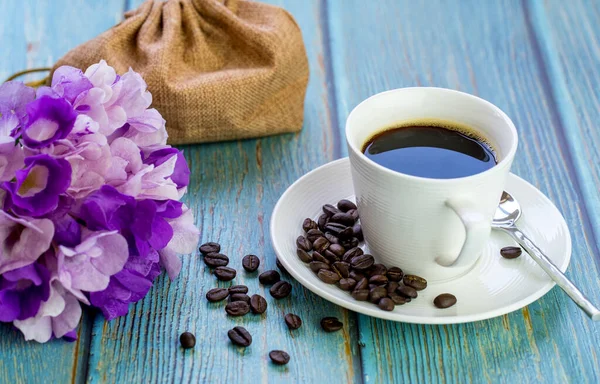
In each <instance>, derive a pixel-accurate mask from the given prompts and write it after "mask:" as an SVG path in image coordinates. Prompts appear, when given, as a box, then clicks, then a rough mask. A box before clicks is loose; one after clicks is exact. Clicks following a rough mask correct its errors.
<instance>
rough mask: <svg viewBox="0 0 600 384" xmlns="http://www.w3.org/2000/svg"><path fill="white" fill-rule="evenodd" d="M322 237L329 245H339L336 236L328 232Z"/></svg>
mask: <svg viewBox="0 0 600 384" xmlns="http://www.w3.org/2000/svg"><path fill="white" fill-rule="evenodd" d="M324 236H325V238H326V239H327V240H329V242H330V243H331V244H339V243H340V239H339V238H338V237H337V236H334V235H332V234H331V233H329V232H327V233H326V234H325V235H324Z"/></svg>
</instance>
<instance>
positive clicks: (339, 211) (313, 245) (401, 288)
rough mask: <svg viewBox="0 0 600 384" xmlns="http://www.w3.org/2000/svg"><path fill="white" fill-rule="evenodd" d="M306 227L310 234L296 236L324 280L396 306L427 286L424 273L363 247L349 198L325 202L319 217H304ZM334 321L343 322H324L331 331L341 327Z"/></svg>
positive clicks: (362, 297) (299, 249) (359, 296)
mask: <svg viewBox="0 0 600 384" xmlns="http://www.w3.org/2000/svg"><path fill="white" fill-rule="evenodd" d="M302 229H303V230H304V235H302V236H299V237H298V238H297V239H296V247H297V251H296V253H297V255H298V257H299V258H300V260H302V261H303V262H305V263H307V264H308V266H309V267H310V269H311V270H312V271H313V272H314V273H315V274H316V275H317V277H318V278H319V279H321V281H323V282H324V283H327V284H335V285H337V286H338V287H339V288H340V289H343V290H344V291H348V292H350V294H351V295H352V297H353V298H354V299H355V300H358V301H369V302H371V303H373V304H375V305H377V306H378V307H379V308H380V309H382V310H384V311H392V310H394V307H395V306H396V305H403V304H406V303H408V302H410V301H411V300H413V299H416V298H417V296H418V293H417V292H418V291H421V290H423V289H425V288H427V280H425V279H424V278H422V277H420V276H416V275H405V274H404V272H403V271H402V269H400V268H399V267H390V268H387V267H386V266H385V265H383V264H378V263H376V262H375V258H374V257H373V256H372V255H369V254H365V253H364V252H363V250H362V248H360V246H359V245H360V243H361V242H362V241H363V240H364V239H363V234H362V228H361V225H360V220H359V217H358V210H357V207H356V205H355V204H354V203H353V202H351V201H349V200H340V201H338V203H337V204H336V206H333V205H331V204H325V205H324V206H323V213H322V214H321V215H320V216H319V218H318V219H317V221H314V220H312V219H310V218H306V219H304V222H303V223H302ZM335 320H336V321H337V319H335ZM324 324H325V325H324ZM332 324H337V323H335V322H333V321H332V320H331V318H325V319H323V321H322V322H321V327H322V328H323V329H324V330H326V331H327V332H331V331H333V330H337V329H336V326H332ZM340 324H341V323H340ZM340 328H341V325H340ZM338 329H339V328H338Z"/></svg>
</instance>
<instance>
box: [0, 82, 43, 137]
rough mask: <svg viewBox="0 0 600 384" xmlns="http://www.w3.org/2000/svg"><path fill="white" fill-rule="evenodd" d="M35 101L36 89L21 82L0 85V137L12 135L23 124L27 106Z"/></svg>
mask: <svg viewBox="0 0 600 384" xmlns="http://www.w3.org/2000/svg"><path fill="white" fill-rule="evenodd" d="M33 99H35V89H33V88H30V87H28V86H26V85H25V84H23V83H21V82H20V81H7V82H6V83H4V84H0V136H8V135H10V134H11V133H12V132H13V131H14V130H15V129H16V128H18V127H19V126H20V125H21V124H22V123H23V119H24V118H25V115H26V110H25V106H26V105H27V103H29V102H31V101H33Z"/></svg>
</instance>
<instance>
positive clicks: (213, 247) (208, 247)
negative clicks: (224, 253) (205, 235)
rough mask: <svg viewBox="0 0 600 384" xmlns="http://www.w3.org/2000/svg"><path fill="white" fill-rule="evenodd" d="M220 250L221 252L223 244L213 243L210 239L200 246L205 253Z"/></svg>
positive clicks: (201, 251)
mask: <svg viewBox="0 0 600 384" xmlns="http://www.w3.org/2000/svg"><path fill="white" fill-rule="evenodd" d="M219 252H221V245H220V244H219V243H213V242H212V241H210V242H208V243H204V244H202V245H201V246H200V253H202V254H203V255H208V254H209V253H219Z"/></svg>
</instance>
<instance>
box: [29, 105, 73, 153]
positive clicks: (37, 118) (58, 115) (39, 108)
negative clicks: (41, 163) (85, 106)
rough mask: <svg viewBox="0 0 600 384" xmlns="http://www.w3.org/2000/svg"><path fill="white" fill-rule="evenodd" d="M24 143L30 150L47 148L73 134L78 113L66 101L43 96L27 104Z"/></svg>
mask: <svg viewBox="0 0 600 384" xmlns="http://www.w3.org/2000/svg"><path fill="white" fill-rule="evenodd" d="M27 116H28V120H27V123H26V124H25V126H24V127H23V130H22V131H23V132H22V136H23V142H24V143H25V145H26V146H27V147H29V148H33V149H38V148H43V147H47V146H49V145H50V144H52V143H54V142H55V141H56V140H60V139H64V138H65V137H67V136H68V135H69V133H71V130H72V129H73V126H74V125H75V120H76V118H77V113H76V112H75V110H74V109H73V107H72V106H71V104H69V102H67V101H66V100H65V99H55V98H52V97H50V96H42V97H40V98H39V99H36V100H34V101H32V102H31V103H29V104H27Z"/></svg>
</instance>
